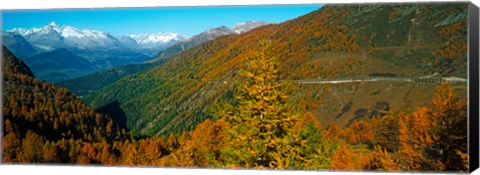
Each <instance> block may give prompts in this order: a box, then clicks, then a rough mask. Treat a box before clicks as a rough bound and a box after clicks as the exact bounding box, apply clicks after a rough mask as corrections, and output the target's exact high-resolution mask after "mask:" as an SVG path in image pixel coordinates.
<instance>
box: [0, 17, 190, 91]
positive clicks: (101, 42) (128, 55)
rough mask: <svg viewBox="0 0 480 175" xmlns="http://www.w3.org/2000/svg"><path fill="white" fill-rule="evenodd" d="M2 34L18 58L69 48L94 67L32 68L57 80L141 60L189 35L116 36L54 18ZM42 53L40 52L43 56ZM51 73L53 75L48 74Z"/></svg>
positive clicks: (37, 73)
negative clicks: (39, 25) (64, 70)
mask: <svg viewBox="0 0 480 175" xmlns="http://www.w3.org/2000/svg"><path fill="white" fill-rule="evenodd" d="M2 38H3V40H5V41H6V42H5V44H6V47H7V48H10V49H11V50H12V51H13V52H14V54H18V56H20V57H21V58H27V57H32V56H34V55H35V54H42V53H47V54H51V53H48V52H53V51H55V50H57V49H68V50H69V51H70V52H72V53H74V54H76V55H78V56H80V57H83V58H85V59H87V60H88V61H89V62H90V63H91V64H93V65H92V66H91V67H92V68H93V69H94V70H93V71H88V72H86V71H80V72H78V73H75V72H71V71H70V72H68V73H66V74H65V72H55V70H49V72H48V75H44V74H45V71H42V72H36V71H41V70H39V69H36V68H33V70H34V73H35V74H36V75H38V77H39V78H41V79H45V80H49V81H51V80H53V81H52V82H56V81H60V80H65V79H70V78H74V77H78V76H80V75H85V74H87V73H91V72H95V71H101V70H103V69H107V68H110V67H114V66H118V65H123V64H132V63H140V62H143V61H145V60H147V59H148V58H150V57H152V56H155V55H157V54H158V53H159V52H160V51H161V50H163V49H164V48H165V47H168V46H171V45H173V44H174V43H175V42H177V41H181V40H184V39H187V38H188V37H187V36H186V35H183V34H177V33H152V34H148V33H147V34H140V35H121V36H116V35H113V34H110V33H108V32H104V31H99V30H80V29H77V28H75V27H72V26H67V25H62V26H59V25H57V24H56V23H55V22H51V23H50V24H48V25H46V26H44V27H42V28H32V29H23V28H14V29H11V30H8V31H6V32H2ZM44 56H45V55H42V57H44ZM55 59H56V58H55ZM42 60H44V61H46V62H57V63H58V61H59V60H48V59H47V58H46V57H45V59H42ZM30 61H32V60H31V59H30V60H28V61H27V64H30ZM64 61H67V60H64ZM34 64H38V62H37V63H34ZM66 64H68V63H66ZM32 65H33V64H32ZM80 66H81V65H80ZM34 67H35V66H34ZM77 70H83V68H81V67H79V68H77ZM52 71H53V72H52ZM53 74H55V76H52V77H50V76H49V75H53ZM57 75H58V76H57ZM62 75H66V76H65V77H64V78H61V77H59V76H62Z"/></svg>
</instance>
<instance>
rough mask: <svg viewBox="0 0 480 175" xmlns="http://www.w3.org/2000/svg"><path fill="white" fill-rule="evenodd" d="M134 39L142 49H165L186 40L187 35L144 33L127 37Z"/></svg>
mask: <svg viewBox="0 0 480 175" xmlns="http://www.w3.org/2000/svg"><path fill="white" fill-rule="evenodd" d="M128 36H129V37H131V38H132V39H134V40H135V41H136V42H137V43H138V44H139V45H141V46H142V47H143V48H154V47H159V46H161V47H166V46H167V45H171V44H174V43H176V42H178V41H182V40H185V39H188V38H189V37H188V36H187V35H184V34H181V33H172V32H166V33H144V34H131V35H128Z"/></svg>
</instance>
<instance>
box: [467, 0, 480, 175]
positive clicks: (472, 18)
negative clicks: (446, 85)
mask: <svg viewBox="0 0 480 175" xmlns="http://www.w3.org/2000/svg"><path fill="white" fill-rule="evenodd" d="M478 11H479V10H478V7H477V6H476V5H475V4H473V3H472V2H469V4H468V15H469V16H468V46H469V47H468V59H469V62H468V64H469V65H468V67H469V71H468V73H469V74H468V80H469V88H468V89H469V90H468V93H469V97H468V99H469V100H468V113H469V117H468V122H469V123H468V124H469V130H468V133H469V134H468V137H469V138H468V139H469V142H468V147H469V149H468V151H469V171H470V173H471V172H473V171H475V170H476V169H477V168H478V166H479V104H478V101H479V92H478V91H479V88H478V84H479V83H478V82H479V60H478V59H479V58H478V53H479V52H478V50H479V34H478V32H479V31H478V28H479V22H478V20H479V19H478V18H479V13H478Z"/></svg>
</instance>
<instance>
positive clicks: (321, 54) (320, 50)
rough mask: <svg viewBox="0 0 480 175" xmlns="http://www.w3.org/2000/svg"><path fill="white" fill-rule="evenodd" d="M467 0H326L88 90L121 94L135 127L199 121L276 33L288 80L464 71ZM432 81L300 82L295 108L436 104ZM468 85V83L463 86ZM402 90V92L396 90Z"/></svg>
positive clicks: (96, 98) (365, 111)
mask: <svg viewBox="0 0 480 175" xmlns="http://www.w3.org/2000/svg"><path fill="white" fill-rule="evenodd" d="M466 7H467V6H466V4H461V3H452V4H400V5H342V6H334V5H326V6H324V7H322V8H321V9H319V10H317V11H314V12H312V13H309V14H307V15H304V16H301V17H299V18H297V19H294V20H290V21H287V22H284V23H281V24H278V25H268V26H263V27H260V28H257V29H254V30H252V31H250V32H247V33H245V34H241V35H229V36H224V37H220V38H217V39H215V40H212V41H209V42H206V43H203V44H200V45H197V46H195V47H193V48H191V49H188V50H186V51H184V52H181V53H180V54H178V55H176V56H175V57H174V58H173V59H172V60H171V61H169V62H167V63H165V64H164V65H162V66H159V67H156V68H154V69H152V70H149V71H147V72H145V73H142V74H137V75H133V76H130V77H126V78H124V79H121V80H119V81H117V82H115V83H114V84H111V85H109V86H107V87H104V88H102V89H99V90H97V91H95V92H92V93H91V94H90V95H88V96H87V97H85V98H84V99H85V100H86V101H87V102H88V103H90V104H92V105H93V106H94V107H96V108H99V107H102V106H104V105H108V104H110V103H112V102H115V101H118V107H119V108H120V109H121V110H122V112H124V113H125V114H126V116H127V126H128V128H129V129H130V130H131V131H132V133H133V134H135V135H157V134H161V135H165V134H168V133H169V132H170V131H174V132H176V133H180V132H182V131H183V130H191V129H193V128H194V127H195V125H196V124H197V123H199V122H201V121H203V120H205V119H206V118H211V117H212V115H211V113H210V112H209V110H210V109H211V108H212V105H213V104H215V103H216V102H217V101H219V100H222V99H224V100H228V99H231V97H232V96H231V94H232V89H233V85H234V84H236V83H237V82H238V70H240V69H243V68H244V67H245V65H246V64H245V61H246V59H247V58H248V57H249V56H251V55H252V54H253V51H254V49H255V48H256V47H258V42H257V41H259V40H260V39H261V38H267V39H268V40H270V41H271V43H272V47H273V52H274V54H275V55H277V56H278V60H279V62H280V70H279V73H280V76H281V77H282V79H284V80H305V79H328V78H345V77H369V76H370V75H378V74H379V75H394V76H402V77H416V76H419V77H420V76H427V75H431V74H434V73H436V74H437V75H443V76H451V75H454V76H459V77H465V76H466V74H465V71H466V56H465V54H462V53H464V52H465V51H466V50H465V49H466V35H465V32H466V14H467V11H466ZM434 87H435V85H434V84H426V85H425V84H424V85H417V84H412V83H389V82H379V83H376V84H369V83H360V84H359V83H351V84H344V85H332V86H323V85H301V86H300V85H299V86H295V87H294V88H296V91H295V93H294V94H293V96H292V97H293V99H295V100H296V103H295V107H296V108H295V109H296V110H299V111H301V110H303V111H310V112H312V113H313V114H314V116H315V118H317V119H318V120H319V121H321V123H322V126H324V127H325V126H328V125H329V124H331V123H336V122H338V123H339V124H340V125H342V126H345V125H347V124H351V123H352V122H353V121H355V120H357V119H360V118H362V117H364V116H374V115H376V114H379V113H380V114H385V113H388V112H389V111H394V110H399V109H412V107H415V106H420V105H425V104H428V102H429V101H431V99H432V98H433V96H432V93H425V92H431V91H433V89H434ZM455 90H456V91H458V93H459V94H460V95H462V94H466V91H465V87H464V86H458V87H455ZM393 92H395V93H393Z"/></svg>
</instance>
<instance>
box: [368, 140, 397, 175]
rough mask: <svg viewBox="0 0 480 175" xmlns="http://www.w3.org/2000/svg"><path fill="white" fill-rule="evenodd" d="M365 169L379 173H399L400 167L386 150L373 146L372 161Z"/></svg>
mask: <svg viewBox="0 0 480 175" xmlns="http://www.w3.org/2000/svg"><path fill="white" fill-rule="evenodd" d="M365 169H370V170H380V171H400V166H399V165H398V164H397V162H395V161H394V160H393V159H392V157H391V156H390V154H389V153H388V152H387V150H386V149H382V148H381V147H380V146H378V145H377V146H375V148H374V152H373V155H372V159H371V160H370V162H369V163H368V165H367V167H365Z"/></svg>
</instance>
